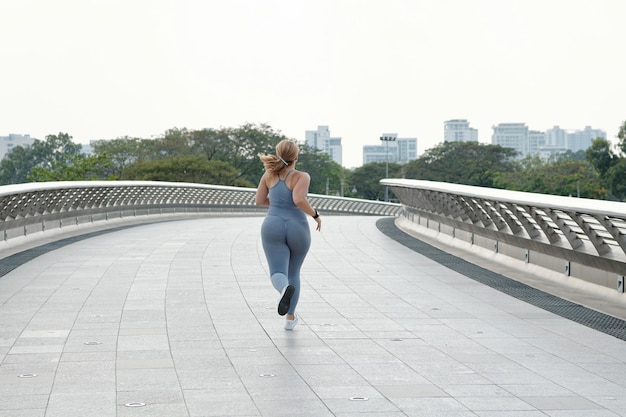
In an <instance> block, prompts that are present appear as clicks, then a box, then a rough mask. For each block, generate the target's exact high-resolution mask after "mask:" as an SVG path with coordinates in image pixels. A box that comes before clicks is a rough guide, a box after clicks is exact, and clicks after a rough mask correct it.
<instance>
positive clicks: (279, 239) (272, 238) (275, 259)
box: [261, 216, 290, 292]
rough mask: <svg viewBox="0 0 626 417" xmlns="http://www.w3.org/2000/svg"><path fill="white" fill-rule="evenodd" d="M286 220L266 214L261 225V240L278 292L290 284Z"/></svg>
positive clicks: (272, 279)
mask: <svg viewBox="0 0 626 417" xmlns="http://www.w3.org/2000/svg"><path fill="white" fill-rule="evenodd" d="M285 234H286V226H285V222H284V221H283V220H282V219H281V218H280V217H276V216H266V217H265V220H264V221H263V225H262V226H261V242H262V243H263V251H264V252H265V257H266V258H267V264H268V267H269V269H270V279H271V281H272V286H273V287H274V288H275V289H276V291H278V292H282V291H283V289H284V288H285V287H286V286H287V285H288V283H289V282H288V279H287V274H288V273H289V256H290V255H289V253H290V251H289V247H288V246H287V238H286V236H285Z"/></svg>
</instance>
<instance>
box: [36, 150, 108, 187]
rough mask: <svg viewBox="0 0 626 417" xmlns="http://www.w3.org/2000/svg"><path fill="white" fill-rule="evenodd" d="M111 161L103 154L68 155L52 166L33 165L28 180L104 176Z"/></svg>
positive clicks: (102, 177)
mask: <svg viewBox="0 0 626 417" xmlns="http://www.w3.org/2000/svg"><path fill="white" fill-rule="evenodd" d="M110 165H111V161H110V160H108V159H107V158H106V157H104V156H85V155H82V154H76V155H71V156H68V158H67V160H66V161H60V162H57V163H56V164H55V165H54V167H52V168H44V167H42V166H37V167H34V168H33V169H32V171H31V173H30V174H29V175H28V179H29V180H30V181H38V182H44V181H87V180H98V179H110V178H106V172H107V171H108V168H109V167H110Z"/></svg>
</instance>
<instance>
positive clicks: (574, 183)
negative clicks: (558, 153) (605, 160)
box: [495, 156, 606, 198]
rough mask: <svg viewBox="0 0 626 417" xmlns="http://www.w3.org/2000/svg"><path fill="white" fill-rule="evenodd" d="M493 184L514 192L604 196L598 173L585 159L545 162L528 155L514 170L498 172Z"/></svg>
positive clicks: (587, 196)
mask: <svg viewBox="0 0 626 417" xmlns="http://www.w3.org/2000/svg"><path fill="white" fill-rule="evenodd" d="M495 183H496V185H497V186H498V187H500V188H505V189H508V190H514V191H527V192H532V193H541V194H551V195H561V196H579V197H585V198H603V197H605V196H606V188H605V187H603V186H602V183H601V181H600V177H599V176H598V174H597V172H596V171H595V170H594V169H593V168H591V166H590V165H589V164H588V163H587V162H586V161H579V160H573V159H562V160H561V159H558V158H556V159H555V160H553V161H544V160H542V159H541V158H539V157H538V156H533V157H530V156H529V157H526V158H524V159H523V160H521V161H518V162H517V163H516V168H515V169H514V170H512V171H508V172H501V173H499V174H498V176H497V178H496V181H495Z"/></svg>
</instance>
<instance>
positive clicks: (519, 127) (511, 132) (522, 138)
mask: <svg viewBox="0 0 626 417" xmlns="http://www.w3.org/2000/svg"><path fill="white" fill-rule="evenodd" d="M491 144H492V145H500V146H502V147H504V148H513V149H515V150H516V151H517V152H519V155H518V156H520V157H522V158H523V157H524V156H526V155H528V149H529V146H528V126H526V123H500V124H498V125H497V126H493V134H492V135H491Z"/></svg>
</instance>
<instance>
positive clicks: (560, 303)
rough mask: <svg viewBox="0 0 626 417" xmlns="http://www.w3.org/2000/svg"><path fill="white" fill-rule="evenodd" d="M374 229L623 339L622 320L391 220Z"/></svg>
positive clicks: (625, 324) (524, 298)
mask: <svg viewBox="0 0 626 417" xmlns="http://www.w3.org/2000/svg"><path fill="white" fill-rule="evenodd" d="M376 226H377V227H378V230H380V231H381V232H382V233H384V234H385V235H387V236H389V237H390V238H392V239H393V240H395V241H397V242H398V243H401V244H402V245H404V246H406V247H407V248H409V249H412V250H414V251H415V252H419V253H421V254H422V255H424V256H426V257H427V258H430V259H432V260H433V261H435V262H438V263H440V264H442V265H444V266H446V267H448V268H450V269H452V270H453V271H456V272H458V273H460V274H463V275H465V276H466V277H468V278H471V279H473V280H475V281H478V282H480V283H482V284H485V285H487V286H489V287H492V288H494V289H496V290H498V291H501V292H503V293H505V294H508V295H510V296H512V297H515V298H517V299H520V300H522V301H525V302H527V303H529V304H532V305H534V306H536V307H539V308H542V309H544V310H546V311H549V312H551V313H554V314H556V315H559V316H561V317H564V318H566V319H569V320H572V321H575V322H576V323H580V324H582V325H585V326H587V327H590V328H592V329H595V330H598V331H601V332H603V333H606V334H608V335H611V336H614V337H616V338H618V339H621V340H626V321H624V320H622V319H618V318H616V317H613V316H609V315H607V314H604V313H601V312H599V311H596V310H592V309H590V308H587V307H584V306H581V305H580V304H576V303H573V302H571V301H568V300H564V299H562V298H559V297H557V296H554V295H552V294H548V293H546V292H544V291H541V290H538V289H536V288H533V287H530V286H528V285H526V284H523V283H521V282H519V281H515V280H514V279H511V278H508V277H505V276H504V275H500V274H497V273H495V272H493V271H489V270H487V269H485V268H482V267H480V266H478V265H474V264H472V263H469V262H467V261H465V260H463V259H461V258H458V257H456V256H454V255H451V254H449V253H446V252H445V251H442V250H440V249H438V248H436V247H434V246H432V245H429V244H428V243H425V242H422V241H421V240H419V239H416V238H414V237H413V236H411V235H409V234H407V233H405V232H404V231H402V230H400V229H399V228H398V227H397V226H396V224H395V218H393V217H386V218H383V219H379V220H378V221H377V222H376Z"/></svg>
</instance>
